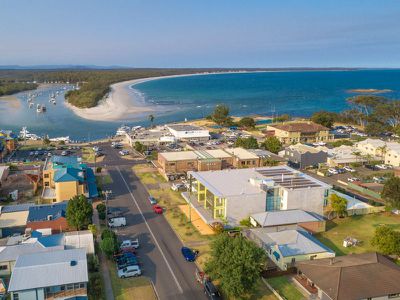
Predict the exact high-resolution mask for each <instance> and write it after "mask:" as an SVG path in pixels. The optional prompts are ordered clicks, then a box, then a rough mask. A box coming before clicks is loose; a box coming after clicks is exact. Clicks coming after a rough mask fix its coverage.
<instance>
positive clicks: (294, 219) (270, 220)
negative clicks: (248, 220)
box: [251, 209, 322, 227]
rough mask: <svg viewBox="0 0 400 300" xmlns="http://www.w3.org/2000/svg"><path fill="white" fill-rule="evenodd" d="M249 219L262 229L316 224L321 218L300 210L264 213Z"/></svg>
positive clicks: (253, 215)
mask: <svg viewBox="0 0 400 300" xmlns="http://www.w3.org/2000/svg"><path fill="white" fill-rule="evenodd" d="M251 217H252V218H253V219H254V220H256V222H257V223H258V224H259V225H260V226H262V227H269V226H277V225H287V224H298V223H304V222H318V221H321V220H322V217H317V216H316V215H314V214H311V213H308V212H306V211H304V210H300V209H292V210H277V211H265V212H260V213H256V214H252V215H251Z"/></svg>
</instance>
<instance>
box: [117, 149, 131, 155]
mask: <svg viewBox="0 0 400 300" xmlns="http://www.w3.org/2000/svg"><path fill="white" fill-rule="evenodd" d="M118 153H119V154H120V155H122V156H125V155H128V154H129V151H128V150H121V151H119V152H118Z"/></svg>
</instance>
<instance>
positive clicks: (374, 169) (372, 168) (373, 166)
mask: <svg viewBox="0 0 400 300" xmlns="http://www.w3.org/2000/svg"><path fill="white" fill-rule="evenodd" d="M364 167H366V168H367V169H370V170H373V171H377V170H379V168H377V167H376V166H375V165H364Z"/></svg>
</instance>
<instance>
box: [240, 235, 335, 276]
mask: <svg viewBox="0 0 400 300" xmlns="http://www.w3.org/2000/svg"><path fill="white" fill-rule="evenodd" d="M247 236H248V237H249V238H250V239H252V240H253V241H255V242H256V244H258V245H259V246H260V247H261V248H263V249H264V250H265V252H266V253H267V255H268V257H269V258H270V259H271V260H272V261H273V262H274V263H275V264H276V265H277V266H278V268H279V269H280V270H283V271H285V270H287V269H289V268H292V267H294V266H295V264H296V262H300V261H307V260H316V259H321V258H327V257H335V252H334V251H333V250H331V249H329V248H328V247H326V246H325V245H324V244H322V243H321V242H320V241H318V240H317V239H316V238H314V237H313V236H312V235H311V234H309V233H308V232H306V231H304V230H293V229H289V230H284V231H278V232H268V230H267V229H265V228H255V229H250V230H248V231H247Z"/></svg>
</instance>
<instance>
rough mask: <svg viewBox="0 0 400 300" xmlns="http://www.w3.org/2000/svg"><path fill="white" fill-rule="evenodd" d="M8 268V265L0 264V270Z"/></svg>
mask: <svg viewBox="0 0 400 300" xmlns="http://www.w3.org/2000/svg"><path fill="white" fill-rule="evenodd" d="M7 269H8V266H7V265H2V266H0V270H7Z"/></svg>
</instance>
